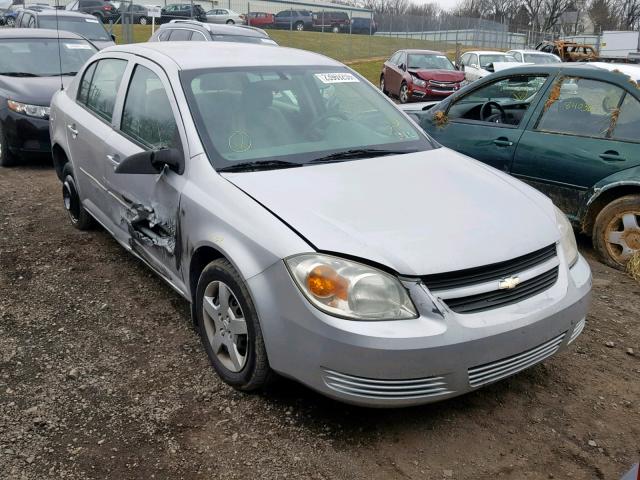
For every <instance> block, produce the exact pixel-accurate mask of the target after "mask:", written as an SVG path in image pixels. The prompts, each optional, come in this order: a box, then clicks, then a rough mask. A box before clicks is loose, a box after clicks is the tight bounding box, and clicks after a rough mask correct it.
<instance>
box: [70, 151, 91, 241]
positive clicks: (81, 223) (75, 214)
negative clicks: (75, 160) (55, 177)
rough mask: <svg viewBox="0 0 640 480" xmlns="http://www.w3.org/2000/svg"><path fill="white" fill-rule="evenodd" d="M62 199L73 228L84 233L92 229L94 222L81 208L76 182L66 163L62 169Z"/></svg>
mask: <svg viewBox="0 0 640 480" xmlns="http://www.w3.org/2000/svg"><path fill="white" fill-rule="evenodd" d="M62 199H63V201H64V208H65V210H66V211H67V214H68V215H69V220H71V224H72V225H73V226H74V227H75V228H77V229H78V230H82V231H84V230H91V229H92V228H93V227H94V225H95V220H94V219H93V217H92V216H91V215H89V212H87V211H86V210H85V209H84V207H83V206H82V201H81V200H80V195H79V194H78V189H77V186H76V180H75V178H74V176H73V168H72V167H71V164H70V163H68V162H67V164H66V165H65V166H64V168H63V169H62Z"/></svg>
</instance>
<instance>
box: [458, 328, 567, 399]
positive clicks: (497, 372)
mask: <svg viewBox="0 0 640 480" xmlns="http://www.w3.org/2000/svg"><path fill="white" fill-rule="evenodd" d="M565 335H566V332H565V333H562V334H560V335H558V336H557V337H554V338H552V339H551V340H549V341H547V342H545V343H543V344H542V345H539V346H537V347H535V348H532V349H530V350H527V351H526V352H523V353H520V354H518V355H513V356H511V357H508V358H504V359H502V360H498V361H495V362H491V363H485V364H484V365H479V366H477V367H472V368H470V369H469V372H468V373H469V385H471V386H472V387H480V386H482V385H486V384H488V383H493V382H497V381H498V380H501V379H503V378H506V377H509V376H511V375H514V374H516V373H518V372H521V371H522V370H525V369H527V368H529V367H531V366H532V365H535V364H536V363H539V362H541V361H542V360H544V359H545V358H548V357H550V356H551V355H553V354H554V353H556V352H557V351H558V349H559V348H560V345H562V341H563V340H564V337H565Z"/></svg>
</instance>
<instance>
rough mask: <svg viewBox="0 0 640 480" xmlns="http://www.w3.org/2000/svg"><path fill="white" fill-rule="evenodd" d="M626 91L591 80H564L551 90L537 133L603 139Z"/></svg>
mask: <svg viewBox="0 0 640 480" xmlns="http://www.w3.org/2000/svg"><path fill="white" fill-rule="evenodd" d="M623 94H624V90H622V89H621V88H619V87H617V86H615V85H612V84H610V83H606V82H601V81H598V80H591V79H588V78H577V77H562V78H560V79H559V80H557V81H556V84H555V85H554V86H553V87H551V91H550V94H549V98H548V100H547V102H546V104H545V110H544V111H543V113H542V116H541V117H540V120H539V121H538V125H537V127H536V128H537V130H541V131H544V132H554V133H563V134H568V135H579V136H586V137H597V138H604V137H606V136H607V134H608V133H609V130H610V128H611V122H612V114H613V112H614V111H616V110H617V108H618V106H619V105H620V101H621V100H622V95H623Z"/></svg>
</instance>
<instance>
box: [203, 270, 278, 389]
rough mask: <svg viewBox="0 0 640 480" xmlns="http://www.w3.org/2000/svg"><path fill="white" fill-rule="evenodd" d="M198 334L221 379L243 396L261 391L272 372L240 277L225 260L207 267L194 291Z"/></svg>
mask: <svg viewBox="0 0 640 480" xmlns="http://www.w3.org/2000/svg"><path fill="white" fill-rule="evenodd" d="M195 305H196V308H195V312H196V321H197V326H198V331H199V333H200V338H201V340H202V344H203V346H204V348H205V350H206V351H207V355H208V356H209V360H210V361H211V364H212V366H213V368H214V370H215V371H216V373H217V374H218V375H219V376H220V378H221V379H222V380H223V381H224V382H225V383H227V384H229V385H231V386H232V387H234V388H236V389H238V390H241V391H243V392H253V391H256V390H260V389H262V388H264V387H265V386H266V385H267V384H268V383H269V382H270V380H271V379H272V377H273V372H272V370H271V367H270V366H269V360H268V359H267V351H266V348H265V345H264V341H263V338H262V330H261V329H260V323H259V321H258V314H257V311H256V309H255V307H254V305H253V301H252V300H251V296H250V294H249V290H248V289H247V287H246V285H245V283H244V281H243V280H242V278H241V277H240V274H239V273H238V272H237V271H236V270H235V269H234V268H233V266H232V265H231V263H229V261H227V260H225V259H218V260H214V261H213V262H211V263H209V264H208V265H207V266H206V267H205V269H204V270H203V271H202V274H201V275H200V279H199V280H198V287H197V289H196V298H195Z"/></svg>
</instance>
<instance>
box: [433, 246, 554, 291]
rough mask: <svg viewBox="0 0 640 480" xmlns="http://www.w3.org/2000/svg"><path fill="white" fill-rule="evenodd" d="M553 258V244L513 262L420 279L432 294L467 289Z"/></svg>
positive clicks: (519, 271)
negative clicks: (439, 291) (440, 291)
mask: <svg viewBox="0 0 640 480" xmlns="http://www.w3.org/2000/svg"><path fill="white" fill-rule="evenodd" d="M555 256H556V246H555V244H553V245H549V246H548V247H545V248H542V249H540V250H536V251H535V252H532V253H529V254H527V255H523V256H521V257H518V258H514V259H513V260H507V261H506V262H499V263H493V264H491V265H485V266H482V267H476V268H468V269H465V270H458V271H456V272H448V273H438V274H435V275H428V276H426V277H422V281H423V282H424V284H425V285H426V286H427V288H429V290H431V291H432V292H434V291H437V290H449V289H453V288H460V287H468V286H469V285H476V284H478V283H484V282H490V281H492V280H501V279H503V278H504V277H508V276H510V275H515V274H516V273H521V272H523V271H525V270H527V269H529V268H533V267H535V266H536V265H539V264H541V263H544V262H546V261H547V260H549V259H551V258H553V257H555Z"/></svg>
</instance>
